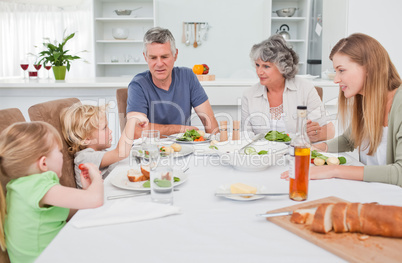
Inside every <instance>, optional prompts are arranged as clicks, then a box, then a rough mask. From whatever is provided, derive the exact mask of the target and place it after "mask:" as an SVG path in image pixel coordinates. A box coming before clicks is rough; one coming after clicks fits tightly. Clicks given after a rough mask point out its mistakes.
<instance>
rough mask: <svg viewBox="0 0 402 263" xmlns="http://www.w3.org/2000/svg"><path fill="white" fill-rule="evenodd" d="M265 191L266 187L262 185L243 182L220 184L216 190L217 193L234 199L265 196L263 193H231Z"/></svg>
mask: <svg viewBox="0 0 402 263" xmlns="http://www.w3.org/2000/svg"><path fill="white" fill-rule="evenodd" d="M266 192H267V188H266V187H265V186H263V185H256V184H243V183H235V184H225V185H221V186H219V188H218V189H217V190H216V194H217V195H220V196H222V197H225V198H227V199H231V200H236V201H253V200H258V199H262V198H264V197H265V196H264V195H251V196H247V195H244V196H243V195H231V194H258V193H266Z"/></svg>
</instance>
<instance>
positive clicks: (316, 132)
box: [306, 120, 323, 142]
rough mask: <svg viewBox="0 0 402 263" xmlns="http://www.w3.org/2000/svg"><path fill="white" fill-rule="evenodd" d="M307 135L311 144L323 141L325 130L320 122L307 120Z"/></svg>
mask: <svg viewBox="0 0 402 263" xmlns="http://www.w3.org/2000/svg"><path fill="white" fill-rule="evenodd" d="M306 130H307V135H308V137H309V138H310V141H311V142H318V141H321V138H322V132H323V129H322V128H321V126H320V125H319V124H318V122H313V121H312V120H307V127H306Z"/></svg>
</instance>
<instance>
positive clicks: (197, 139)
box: [169, 129, 211, 144]
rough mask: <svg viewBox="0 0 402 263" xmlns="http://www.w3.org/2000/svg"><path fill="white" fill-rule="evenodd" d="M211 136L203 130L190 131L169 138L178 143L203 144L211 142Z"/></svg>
mask: <svg viewBox="0 0 402 263" xmlns="http://www.w3.org/2000/svg"><path fill="white" fill-rule="evenodd" d="M210 137H211V134H209V133H205V132H204V131H201V130H194V129H193V130H188V131H186V132H185V133H177V134H172V135H170V136H169V138H173V139H174V140H175V141H176V142H177V143H183V144H201V143H209V142H210V141H211V138H210Z"/></svg>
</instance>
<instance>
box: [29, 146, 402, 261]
mask: <svg viewBox="0 0 402 263" xmlns="http://www.w3.org/2000/svg"><path fill="white" fill-rule="evenodd" d="M197 147H198V146H197V145H196V146H194V148H193V149H194V151H192V153H191V154H188V155H186V156H182V157H178V158H175V160H176V163H175V167H176V169H181V170H183V171H185V172H184V173H183V174H185V175H186V177H185V178H186V180H185V181H184V182H182V183H181V184H180V185H178V186H177V187H176V189H177V191H174V193H173V194H174V197H173V198H174V200H173V207H176V208H177V209H178V211H179V213H175V214H172V215H169V216H165V217H159V218H154V219H150V220H139V221H134V222H125V223H118V224H117V223H116V224H106V225H98V226H90V227H81V228H80V227H77V223H80V222H81V221H83V220H84V219H85V216H87V215H88V214H89V215H90V214H91V213H95V211H96V209H86V210H80V211H78V212H77V213H76V214H75V215H74V217H73V218H72V219H71V220H70V221H69V222H67V224H66V225H65V227H64V228H63V229H61V231H60V232H59V234H58V235H57V236H56V237H55V238H54V240H53V241H52V242H51V243H50V244H49V245H48V247H47V248H46V249H45V250H44V251H43V253H42V254H41V255H40V256H39V257H38V258H37V260H36V262H58V263H60V262H69V263H70V262H203V263H205V262H209V263H211V262H241V263H245V262H259V263H261V262H310V263H311V262H345V260H344V259H343V258H341V257H339V256H337V255H335V254H333V253H331V252H329V251H327V250H325V249H323V248H321V247H320V246H317V245H315V244H313V243H311V242H309V241H307V240H305V239H303V238H301V237H299V236H298V235H295V234H294V233H292V232H290V231H287V230H286V229H284V228H282V227H280V226H278V225H276V224H274V223H272V222H270V221H268V220H266V219H265V218H263V217H260V216H258V215H259V214H263V213H266V212H267V211H271V210H275V209H279V208H284V207H288V206H293V205H296V204H302V203H303V202H296V201H293V200H291V199H289V196H288V195H281V196H263V197H261V198H258V199H252V198H251V199H248V198H240V199H239V198H230V196H229V197H228V196H216V195H215V194H216V193H217V192H219V191H221V190H222V189H224V188H225V187H226V188H227V187H230V185H231V184H235V183H244V184H247V185H254V186H258V187H260V188H261V187H262V188H263V189H264V192H269V193H288V192H289V181H287V180H284V179H281V178H280V175H281V173H282V172H284V171H286V170H288V169H289V162H288V160H287V158H286V156H282V157H281V158H278V160H277V161H276V162H275V163H274V164H272V165H270V166H268V167H266V169H261V170H257V171H256V170H252V171H248V170H247V169H241V168H240V169H239V167H236V166H233V165H231V164H228V163H227V162H222V157H221V156H220V155H216V154H209V153H207V152H202V151H199V148H197ZM342 155H343V156H345V157H346V158H347V160H348V165H362V164H361V163H360V162H359V161H358V160H356V159H355V158H353V157H352V156H351V155H348V154H347V153H342ZM128 166H129V159H128V158H127V159H125V160H122V161H120V162H119V163H118V165H117V166H116V168H115V170H113V171H112V172H111V173H110V175H109V176H108V177H107V178H106V179H105V180H104V195H105V201H104V206H107V205H109V206H112V207H113V206H117V205H118V204H119V202H120V203H121V202H124V201H127V199H130V200H131V201H132V203H131V204H132V205H133V207H131V208H132V209H134V208H135V206H136V205H138V207H144V205H146V204H149V205H151V204H152V202H151V197H150V195H149V194H145V195H140V196H135V197H128V198H121V199H113V200H109V199H107V197H108V196H114V195H123V194H130V193H137V192H138V191H135V190H130V189H124V188H122V187H119V186H116V184H115V183H112V182H113V178H114V176H117V174H118V173H113V172H114V171H119V169H120V170H121V169H123V170H124V169H125V167H128ZM187 168H188V169H187ZM329 196H335V197H338V198H341V199H343V200H346V201H349V202H361V203H367V202H378V203H379V204H383V205H397V206H402V189H401V188H400V187H399V186H395V185H389V184H383V183H373V182H362V181H352V180H342V179H326V180H310V182H309V193H308V199H307V201H313V200H318V199H321V198H326V197H329ZM130 211H131V210H130Z"/></svg>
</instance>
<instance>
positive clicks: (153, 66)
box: [127, 27, 218, 138]
mask: <svg viewBox="0 0 402 263" xmlns="http://www.w3.org/2000/svg"><path fill="white" fill-rule="evenodd" d="M143 54H144V57H145V61H146V62H147V63H148V67H149V70H147V71H145V72H142V73H140V74H138V75H136V76H135V77H134V78H133V79H132V81H131V82H130V84H129V86H128V99H127V118H130V117H131V116H132V115H134V114H136V113H143V114H145V115H146V116H147V117H148V119H149V121H150V123H149V125H148V129H154V130H159V131H160V133H161V135H163V134H164V135H169V134H174V133H179V132H184V131H185V130H188V129H197V128H196V127H194V126H191V109H192V108H194V110H195V112H196V113H197V115H198V117H199V118H200V119H201V121H202V123H203V125H204V127H205V131H206V132H208V133H213V132H217V131H218V123H217V121H216V119H215V116H214V113H213V111H212V108H211V105H210V103H209V100H208V96H207V94H206V93H205V91H204V89H203V87H202V86H201V84H200V82H199V81H198V79H197V77H196V76H195V75H194V73H193V72H192V70H191V69H189V68H184V67H174V63H175V61H176V59H177V54H178V51H177V49H176V45H175V39H174V37H173V35H172V33H171V32H170V31H169V30H168V29H163V28H160V27H154V28H151V29H150V30H148V32H146V34H145V36H144V53H143ZM140 136H141V130H140V129H136V131H135V138H139V137H140Z"/></svg>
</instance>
